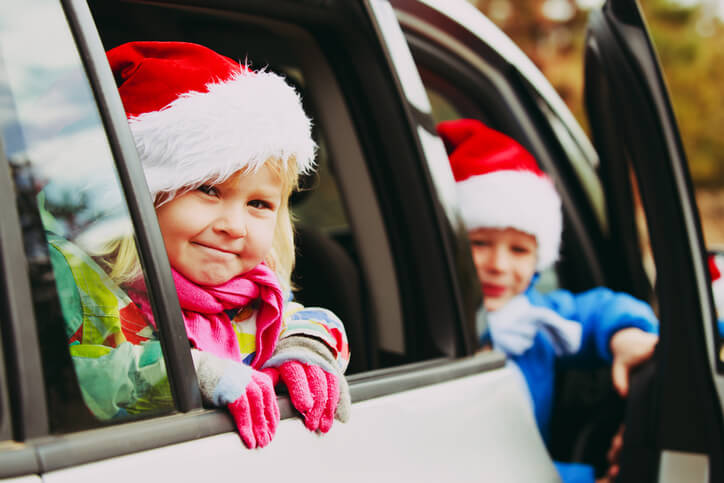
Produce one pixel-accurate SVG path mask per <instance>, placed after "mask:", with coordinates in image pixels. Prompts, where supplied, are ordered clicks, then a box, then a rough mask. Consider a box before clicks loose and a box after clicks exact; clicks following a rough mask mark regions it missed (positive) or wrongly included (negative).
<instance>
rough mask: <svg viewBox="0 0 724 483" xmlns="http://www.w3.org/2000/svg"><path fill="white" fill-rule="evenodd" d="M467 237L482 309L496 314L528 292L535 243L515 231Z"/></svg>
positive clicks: (482, 232)
mask: <svg viewBox="0 0 724 483" xmlns="http://www.w3.org/2000/svg"><path fill="white" fill-rule="evenodd" d="M468 235H469V237H470V244H471V245H472V250H473V260H474V261H475V266H476V267H477V270H478V278H479V279H480V284H481V286H482V290H483V295H484V300H485V308H486V309H488V310H497V309H499V308H501V307H503V306H504V305H505V304H506V303H507V302H508V301H509V300H510V299H512V298H513V297H515V296H516V295H518V294H520V293H523V292H524V291H525V289H526V288H528V285H529V284H530V281H531V280H532V279H533V275H534V274H535V267H536V261H537V253H538V242H537V241H536V238H535V237H534V236H533V235H530V234H528V233H524V232H522V231H518V230H516V229H514V228H505V229H500V228H478V229H476V230H472V231H470V232H469V233H468Z"/></svg>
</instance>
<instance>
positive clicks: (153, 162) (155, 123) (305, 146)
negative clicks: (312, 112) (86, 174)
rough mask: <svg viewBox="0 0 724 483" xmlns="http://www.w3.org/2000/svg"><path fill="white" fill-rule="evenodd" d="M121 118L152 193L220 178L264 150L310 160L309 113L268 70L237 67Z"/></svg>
mask: <svg viewBox="0 0 724 483" xmlns="http://www.w3.org/2000/svg"><path fill="white" fill-rule="evenodd" d="M207 89H208V92H189V93H186V94H183V95H181V96H179V97H178V98H177V99H176V100H174V101H173V102H171V103H170V104H169V105H168V106H166V107H164V108H163V109H161V110H159V111H154V112H147V113H144V114H141V115H139V116H136V117H132V118H130V119H129V120H128V122H129V126H130V127H131V131H132V133H133V136H134V139H135V142H136V148H137V150H138V153H139V156H140V158H141V162H142V164H143V168H144V172H145V174H146V180H147V182H148V187H149V189H150V191H151V194H152V196H154V197H155V196H156V194H158V193H160V192H170V193H173V194H175V193H176V192H177V191H178V190H180V189H182V188H187V187H197V186H199V185H201V184H203V183H206V182H209V181H213V182H222V181H224V180H225V179H227V178H229V177H230V176H231V175H232V174H234V173H235V172H237V171H239V170H240V169H250V170H256V169H258V168H259V167H260V166H262V165H263V164H264V162H265V161H267V160H269V159H270V158H273V159H281V160H282V162H287V161H288V160H289V159H290V158H291V157H294V158H295V159H296V162H297V165H298V169H299V172H300V173H307V172H309V171H311V170H312V169H313V167H314V156H315V149H316V144H315V143H314V140H313V139H312V136H311V121H310V120H309V118H308V117H307V116H306V114H305V113H304V110H303V109H302V105H301V100H300V98H299V95H298V94H297V92H296V91H295V90H294V89H293V88H292V87H291V86H290V85H288V84H287V83H286V82H285V81H284V79H283V78H282V77H281V76H279V75H277V74H274V73H272V72H267V71H257V72H252V71H244V70H242V71H241V72H240V73H239V74H237V75H236V76H234V77H233V78H231V79H230V80H228V81H226V82H221V83H216V84H209V85H207Z"/></svg>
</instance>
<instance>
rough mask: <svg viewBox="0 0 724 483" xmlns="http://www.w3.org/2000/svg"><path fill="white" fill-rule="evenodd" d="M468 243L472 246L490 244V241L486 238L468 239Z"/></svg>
mask: <svg viewBox="0 0 724 483" xmlns="http://www.w3.org/2000/svg"><path fill="white" fill-rule="evenodd" d="M470 244H471V245H472V246H474V247H487V246H490V242H489V241H488V240H470Z"/></svg>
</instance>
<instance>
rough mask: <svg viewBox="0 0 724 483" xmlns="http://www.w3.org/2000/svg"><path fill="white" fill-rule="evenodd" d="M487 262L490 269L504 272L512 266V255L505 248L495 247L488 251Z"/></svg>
mask: <svg viewBox="0 0 724 483" xmlns="http://www.w3.org/2000/svg"><path fill="white" fill-rule="evenodd" d="M487 262H488V263H487V267H488V270H491V271H494V272H504V271H506V270H507V269H508V267H509V266H510V255H509V254H508V252H507V250H505V249H504V248H501V247H495V248H493V249H492V250H490V251H489V252H488V260H487Z"/></svg>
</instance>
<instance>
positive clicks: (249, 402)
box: [227, 369, 279, 449]
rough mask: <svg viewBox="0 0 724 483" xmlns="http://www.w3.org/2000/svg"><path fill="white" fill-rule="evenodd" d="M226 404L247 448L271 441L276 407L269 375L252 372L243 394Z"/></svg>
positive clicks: (275, 422) (277, 414)
mask: <svg viewBox="0 0 724 483" xmlns="http://www.w3.org/2000/svg"><path fill="white" fill-rule="evenodd" d="M252 370H253V369H252ZM227 407H228V408H229V412H230V413H231V416H232V417H233V418H234V423H236V428H237V429H238V431H239V436H241V439H242V441H244V444H245V445H246V447H247V448H249V449H253V448H263V447H264V446H266V445H268V444H269V443H270V442H271V440H272V438H273V437H274V433H275V432H276V429H277V424H278V423H279V406H278V405H277V397H276V394H274V385H273V384H272V380H271V378H270V377H269V376H268V375H266V374H264V373H263V372H259V371H254V373H253V374H252V376H251V381H249V383H248V384H247V385H246V390H245V392H244V394H242V395H241V396H240V397H239V398H238V399H236V400H235V401H234V402H231V403H229V404H228V406H227Z"/></svg>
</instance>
